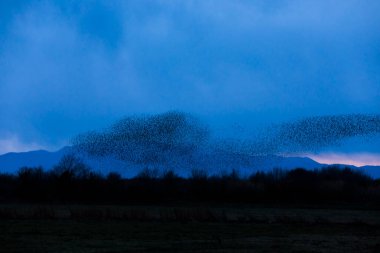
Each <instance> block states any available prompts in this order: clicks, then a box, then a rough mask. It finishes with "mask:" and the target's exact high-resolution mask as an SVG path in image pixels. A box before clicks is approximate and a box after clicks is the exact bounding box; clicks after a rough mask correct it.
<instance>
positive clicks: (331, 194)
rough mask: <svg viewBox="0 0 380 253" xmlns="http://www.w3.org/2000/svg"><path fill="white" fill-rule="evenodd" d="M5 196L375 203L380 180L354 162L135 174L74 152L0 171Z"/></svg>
mask: <svg viewBox="0 0 380 253" xmlns="http://www.w3.org/2000/svg"><path fill="white" fill-rule="evenodd" d="M0 202H3V203H6V202H7V203H9V202H25V203H94V204H107V203H109V204H129V203H131V204H133V203H170V202H196V203H198V202H207V203H289V204H297V203H305V204H307V203H310V204H318V203H325V204H328V203H338V202H339V203H367V204H368V203H370V204H374V205H376V206H380V180H374V179H372V178H370V177H369V176H367V175H365V174H363V173H361V172H359V171H357V170H352V169H350V168H340V167H336V166H335V167H334V166H332V167H331V166H330V167H327V168H322V169H317V170H312V171H310V170H305V169H302V168H297V169H293V170H289V171H285V170H281V169H273V170H272V171H269V172H254V173H253V174H252V175H250V176H249V177H242V176H240V174H239V172H238V171H237V170H231V171H230V172H229V173H220V174H219V175H208V173H207V172H206V171H205V170H192V171H191V173H190V176H189V177H187V178H184V177H180V176H178V175H177V174H176V173H175V172H174V171H172V170H165V171H159V170H155V169H148V168H146V169H144V170H142V171H140V172H139V173H138V174H137V175H136V176H135V177H133V178H123V177H122V176H121V175H120V174H118V173H115V172H111V173H109V174H108V175H102V174H99V173H96V172H94V171H92V170H91V169H90V168H89V167H88V166H87V165H86V164H84V163H83V162H82V161H81V160H80V159H79V158H77V157H76V156H75V155H72V154H71V155H65V156H64V157H63V158H62V159H61V161H60V162H59V163H58V164H57V165H56V166H55V167H54V168H53V169H52V170H49V171H46V170H44V169H43V168H41V167H33V168H31V167H23V168H21V169H20V170H19V171H18V173H17V174H16V175H12V174H0Z"/></svg>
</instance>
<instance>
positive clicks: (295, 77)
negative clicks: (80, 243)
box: [0, 0, 380, 153]
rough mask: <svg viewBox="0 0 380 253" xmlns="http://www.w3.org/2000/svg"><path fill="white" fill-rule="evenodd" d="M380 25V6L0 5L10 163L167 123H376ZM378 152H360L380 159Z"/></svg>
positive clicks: (372, 0)
mask: <svg viewBox="0 0 380 253" xmlns="http://www.w3.org/2000/svg"><path fill="white" fill-rule="evenodd" d="M379 13H380V1H378V0H335V1H329V0H315V1H313V0H310V1H308V0H272V1H268V0H251V1H245V0H241V1H238V0H236V1H231V0H199V1H198V0H186V1H175V0H172V1H164V0H162V1H160V0H157V1H144V0H135V1H127V0H125V1H116V0H110V1H107V0H104V1H96V0H93V1H84V0H83V1H74V0H62V1H58V0H57V1H37V0H35V1H28V0H25V1H19V0H3V1H0V153H5V152H8V151H21V150H30V149H35V148H47V149H54V148H58V147H60V146H62V145H65V144H66V143H67V142H68V140H69V138H70V137H72V136H73V135H75V134H77V133H80V132H83V131H87V130H91V129H99V128H102V127H105V126H107V125H108V124H110V123H111V122H113V121H114V120H115V119H118V118H120V117H122V116H125V115H130V114H139V113H160V112H165V111H168V110H180V111H186V112H190V113H195V114H196V115H198V116H199V117H201V118H204V119H206V120H207V121H208V122H210V124H211V125H213V126H214V127H215V128H216V129H217V131H219V132H225V133H231V132H232V133H234V132H233V130H234V129H235V130H237V129H238V132H240V133H241V132H244V133H248V134H247V135H249V134H250V131H252V129H255V127H256V126H259V125H260V126H261V125H262V124H263V123H264V124H265V123H268V122H281V121H287V120H294V119H297V118H301V117H308V116H318V115H335V114H348V113H372V114H378V113H380V15H379ZM375 139H376V138H373V139H372V140H370V141H368V140H366V141H365V143H360V145H358V146H359V147H360V149H359V148H358V150H357V152H372V153H373V152H375V153H376V151H379V152H378V153H380V148H378V147H379V146H380V141H379V139H380V138H377V139H376V140H375ZM355 143H357V142H355ZM378 144H379V145H378ZM353 146H356V145H353ZM333 151H334V152H349V151H352V150H351V149H350V148H348V149H347V148H342V149H341V150H339V148H338V149H333Z"/></svg>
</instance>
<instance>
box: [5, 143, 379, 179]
mask: <svg viewBox="0 0 380 253" xmlns="http://www.w3.org/2000/svg"><path fill="white" fill-rule="evenodd" d="M70 152H72V148H71V147H64V148H62V149H60V150H58V151H56V152H49V151H45V150H36V151H30V152H20V153H7V154H4V155H0V173H16V172H17V171H18V170H19V169H20V168H21V167H23V166H29V167H36V166H42V167H43V168H44V169H51V168H52V167H53V166H54V165H56V164H57V163H58V162H59V160H60V159H61V157H62V156H63V155H65V154H68V153H70ZM81 158H82V159H83V161H84V162H85V163H86V164H88V165H89V166H90V167H91V168H92V169H93V170H95V171H98V172H101V173H104V174H106V173H109V172H111V171H115V172H118V173H120V174H121V175H123V176H125V177H132V176H135V175H136V174H137V173H138V172H139V171H141V170H142V169H143V168H144V166H143V165H135V164H131V163H129V164H128V163H126V162H121V161H118V160H114V159H110V158H104V159H92V158H90V157H87V156H81ZM325 166H327V164H320V163H318V162H316V161H314V160H312V159H310V158H308V157H282V156H276V155H268V156H248V155H244V154H234V153H208V154H203V153H198V154H194V155H193V156H192V157H191V159H190V160H180V161H176V162H175V163H171V164H168V165H167V167H169V168H170V169H174V170H175V171H176V172H177V173H178V174H179V175H181V176H188V175H189V171H190V170H191V169H192V168H195V169H203V170H206V171H208V173H209V174H215V173H223V172H229V171H231V170H232V169H236V170H238V171H239V172H240V173H241V174H242V175H251V174H252V173H254V172H255V171H269V170H272V169H273V168H282V169H287V170H288V169H294V168H305V169H317V168H322V167H325ZM339 166H348V167H350V168H352V169H357V170H361V171H363V172H365V173H366V174H368V175H370V176H371V177H373V178H380V166H362V167H356V166H353V165H339ZM158 167H161V168H163V169H164V168H165V166H163V165H161V166H158Z"/></svg>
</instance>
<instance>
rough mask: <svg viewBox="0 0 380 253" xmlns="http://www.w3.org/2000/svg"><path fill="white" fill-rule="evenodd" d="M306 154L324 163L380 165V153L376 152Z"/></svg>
mask: <svg viewBox="0 0 380 253" xmlns="http://www.w3.org/2000/svg"><path fill="white" fill-rule="evenodd" d="M305 156H307V157H309V158H311V159H313V160H315V161H316V162H319V163H323V164H347V165H355V166H358V167H360V166H365V165H375V166H378V165H380V154H374V153H353V154H346V153H320V154H305Z"/></svg>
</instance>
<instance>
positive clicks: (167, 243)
mask: <svg viewBox="0 0 380 253" xmlns="http://www.w3.org/2000/svg"><path fill="white" fill-rule="evenodd" d="M0 247H1V248H0V252H143V251H144V252H146V251H150V252H178V251H180V252H345V253H349V252H380V212H379V211H378V210H358V209H355V208H347V207H346V208H344V209H339V208H336V207H334V208H289V207H287V208H284V207H276V208H273V207H272V208H268V207H253V206H238V205H234V206H227V207H225V206H223V207H220V206H207V207H205V206H195V205H192V206H184V205H176V206H134V207H131V206H129V207H126V206H82V205H68V206H65V205H1V206H0Z"/></svg>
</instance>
